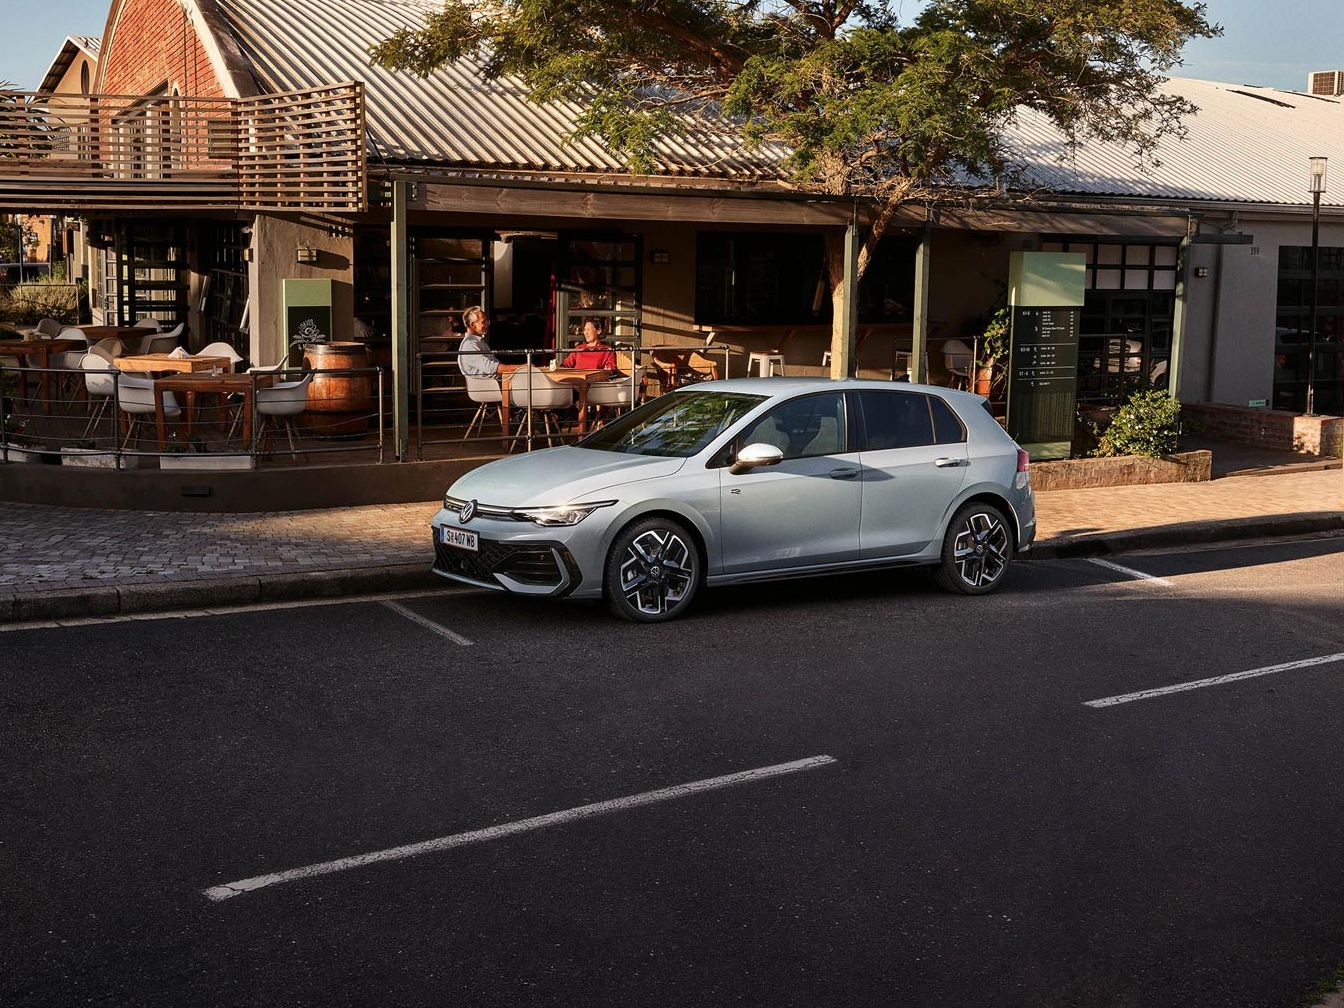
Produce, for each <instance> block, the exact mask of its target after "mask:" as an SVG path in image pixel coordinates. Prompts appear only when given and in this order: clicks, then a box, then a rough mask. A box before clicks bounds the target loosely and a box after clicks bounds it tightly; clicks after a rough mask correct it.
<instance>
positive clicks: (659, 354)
mask: <svg viewBox="0 0 1344 1008" xmlns="http://www.w3.org/2000/svg"><path fill="white" fill-rule="evenodd" d="M640 349H642V350H647V351H648V352H649V353H650V354H651V355H652V361H653V368H654V371H656V372H657V373H658V384H659V385H660V386H662V390H663V391H664V392H666V391H668V390H669V389H674V388H676V387H677V386H678V385H679V384H681V382H680V379H678V377H677V374H678V372H679V371H682V370H687V371H694V372H696V373H697V374H701V375H704V377H705V378H706V379H708V380H709V381H716V380H718V377H719V365H718V363H717V362H715V361H712V360H710V359H709V358H708V357H706V356H705V354H704V352H703V351H705V350H708V349H714V350H723V351H725V353H724V355H723V366H724V370H725V371H726V370H727V368H728V354H727V350H728V347H724V346H718V345H714V346H711V347H700V346H648V347H641V348H640ZM694 358H699V360H695V359H694Z"/></svg>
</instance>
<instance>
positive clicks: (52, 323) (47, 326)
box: [23, 318, 84, 339]
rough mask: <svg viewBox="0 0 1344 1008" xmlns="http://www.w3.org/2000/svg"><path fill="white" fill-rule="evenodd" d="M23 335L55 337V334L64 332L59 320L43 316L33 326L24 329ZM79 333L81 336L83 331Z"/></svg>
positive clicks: (28, 336) (26, 337)
mask: <svg viewBox="0 0 1344 1008" xmlns="http://www.w3.org/2000/svg"><path fill="white" fill-rule="evenodd" d="M23 335H24V338H25V339H29V338H31V339H55V338H56V336H58V335H64V334H63V333H62V332H61V324H60V323H59V322H57V321H56V320H55V319H54V318H44V319H41V320H40V321H39V322H38V323H37V325H35V326H33V328H31V329H28V330H26V331H25V332H24V334H23ZM80 335H81V336H83V335H84V333H83V332H80Z"/></svg>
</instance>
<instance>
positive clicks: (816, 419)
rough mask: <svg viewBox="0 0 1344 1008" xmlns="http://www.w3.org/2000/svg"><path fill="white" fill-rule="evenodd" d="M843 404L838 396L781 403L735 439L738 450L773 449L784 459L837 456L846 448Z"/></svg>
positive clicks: (826, 394)
mask: <svg viewBox="0 0 1344 1008" xmlns="http://www.w3.org/2000/svg"><path fill="white" fill-rule="evenodd" d="M845 426H846V425H845V404H844V397H843V396H842V395H841V394H840V393H838V392H825V393H822V394H820V395H805V396H799V397H798V398H797V399H790V400H789V401H788V402H786V403H781V404H780V405H778V406H776V407H775V408H774V409H772V410H771V411H770V412H768V413H766V414H765V415H764V416H763V417H761V418H760V419H759V420H758V421H756V423H754V424H752V425H751V426H749V427H748V428H747V429H746V430H744V431H743V432H742V434H741V436H739V437H738V438H737V442H736V446H737V448H738V449H739V450H740V449H742V448H745V447H746V446H747V445H749V444H768V445H774V446H775V447H776V448H778V449H779V450H780V451H782V452H783V453H784V457H785V458H786V459H796V458H811V457H813V456H817V455H839V454H841V453H843V452H844V451H846V448H845V442H846V437H845Z"/></svg>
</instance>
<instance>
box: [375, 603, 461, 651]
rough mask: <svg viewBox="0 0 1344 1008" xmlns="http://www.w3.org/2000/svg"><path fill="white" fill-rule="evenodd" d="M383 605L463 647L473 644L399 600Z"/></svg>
mask: <svg viewBox="0 0 1344 1008" xmlns="http://www.w3.org/2000/svg"><path fill="white" fill-rule="evenodd" d="M383 605H385V606H387V607H388V608H389V609H391V610H392V611H393V612H394V613H400V614H401V615H402V616H405V617H406V618H407V619H408V620H411V621H412V622H414V623H419V624H420V625H421V626H422V627H424V628H425V629H426V630H433V631H434V632H435V633H436V634H438V635H439V636H440V637H447V638H448V639H449V640H450V641H452V642H453V643H454V644H461V645H462V646H463V647H470V646H471V641H469V640H467V639H466V638H465V637H463V636H462V635H461V634H455V633H453V631H451V630H449V629H448V628H447V627H446V626H443V625H441V624H439V623H435V622H434V621H433V620H432V619H426V618H425V617H424V616H421V615H420V614H419V613H416V612H411V610H409V609H407V608H406V607H405V606H404V605H402V604H401V603H399V602H384V603H383Z"/></svg>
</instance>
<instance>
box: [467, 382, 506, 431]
mask: <svg viewBox="0 0 1344 1008" xmlns="http://www.w3.org/2000/svg"><path fill="white" fill-rule="evenodd" d="M462 377H463V378H465V379H466V382H467V398H468V399H470V400H471V401H472V402H474V403H477V404H478V405H477V407H476V415H475V416H473V417H472V418H471V423H469V424H467V432H466V433H465V434H463V435H462V440H463V441H465V440H467V438H469V437H471V432H472V429H473V428H476V429H477V432H478V433H479V431H480V430H483V429H484V428H485V415H486V413H487V412H489V410H490V407H491V406H493V407H494V408H495V416H496V417H498V418H499V421H500V423H501V424H502V423H503V422H504V415H503V412H502V411H501V410H500V404H501V403H502V402H503V401H504V394H503V393H502V392H500V390H499V379H498V378H484V377H481V376H478V375H469V374H464V375H463V376H462Z"/></svg>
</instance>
